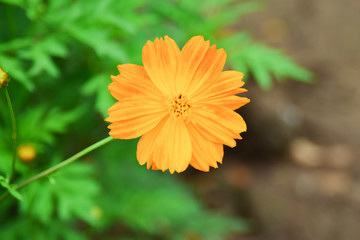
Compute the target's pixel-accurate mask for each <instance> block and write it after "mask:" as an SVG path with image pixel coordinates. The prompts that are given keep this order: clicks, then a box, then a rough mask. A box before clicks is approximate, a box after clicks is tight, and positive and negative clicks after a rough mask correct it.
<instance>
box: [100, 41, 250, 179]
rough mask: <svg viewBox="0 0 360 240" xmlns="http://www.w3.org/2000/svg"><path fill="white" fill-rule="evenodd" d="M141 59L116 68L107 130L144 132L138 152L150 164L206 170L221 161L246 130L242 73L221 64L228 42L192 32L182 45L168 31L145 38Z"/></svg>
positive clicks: (126, 135) (126, 134) (118, 134)
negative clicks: (226, 149) (240, 110)
mask: <svg viewBox="0 0 360 240" xmlns="http://www.w3.org/2000/svg"><path fill="white" fill-rule="evenodd" d="M142 60H143V65H144V66H139V65H135V64H122V65H119V66H118V69H119V72H120V74H119V75H117V76H111V79H112V80H113V82H112V83H111V84H110V85H109V90H110V92H111V94H112V96H113V97H114V98H116V99H117V100H118V101H117V102H116V103H115V104H114V105H113V106H112V107H110V108H109V110H108V114H109V117H108V118H107V119H105V120H106V121H108V122H111V124H110V125H109V129H110V133H109V134H110V135H111V136H112V137H114V138H118V139H131V138H137V137H139V136H142V137H141V139H140V140H139V142H138V146H137V159H138V161H139V163H140V164H141V165H143V164H145V163H147V168H148V169H149V168H150V167H152V169H160V170H162V171H165V170H169V171H170V173H173V172H175V171H176V172H182V171H184V170H185V169H186V168H187V167H188V166H189V164H190V165H191V166H193V167H194V168H196V169H199V170H201V171H209V168H210V167H214V168H217V167H218V163H222V158H223V155H224V152H223V145H224V144H225V145H227V146H230V147H234V146H235V145H236V142H235V140H234V139H241V137H240V134H239V133H241V132H244V131H246V124H245V121H244V120H243V118H242V117H241V116H240V115H239V114H237V113H236V112H235V111H234V110H235V109H237V108H239V107H241V106H243V105H245V104H246V103H248V102H249V101H250V100H249V99H248V98H245V97H239V96H236V94H238V93H241V92H245V91H246V89H243V88H241V87H242V86H243V85H244V82H243V81H242V78H243V74H242V73H241V72H237V71H223V67H224V64H225V61H226V53H225V51H224V49H216V46H215V45H212V46H210V42H209V41H205V40H204V38H203V37H202V36H195V37H193V38H191V39H190V40H189V41H188V42H187V43H186V44H185V46H184V47H183V48H182V50H181V51H180V49H179V47H178V46H177V44H176V43H175V41H174V40H173V39H171V38H170V37H168V36H165V37H164V39H163V38H160V39H158V38H156V39H155V41H154V42H151V41H148V42H147V43H146V44H145V46H144V48H143V51H142Z"/></svg>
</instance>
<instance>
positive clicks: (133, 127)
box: [108, 113, 166, 139]
mask: <svg viewBox="0 0 360 240" xmlns="http://www.w3.org/2000/svg"><path fill="white" fill-rule="evenodd" d="M164 114H166V113H164ZM164 114H160V113H156V114H147V115H141V116H138V117H135V118H131V119H126V120H121V121H115V122H113V123H112V124H110V125H109V126H108V128H109V129H111V130H110V133H109V135H110V136H112V137H114V138H117V139H132V138H137V137H140V136H141V135H144V134H145V133H147V132H149V131H150V130H152V129H153V128H154V127H155V126H156V125H157V124H158V123H159V122H160V120H161V119H162V118H163V117H164Z"/></svg>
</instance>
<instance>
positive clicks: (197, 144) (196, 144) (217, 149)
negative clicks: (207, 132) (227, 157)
mask: <svg viewBox="0 0 360 240" xmlns="http://www.w3.org/2000/svg"><path fill="white" fill-rule="evenodd" d="M188 130H189V135H190V138H191V144H192V150H193V155H192V159H191V161H190V164H191V165H192V166H193V167H194V168H196V169H198V170H201V171H204V172H208V171H209V167H210V166H211V167H214V168H217V167H218V165H217V163H218V162H220V163H221V162H222V158H223V156H224V150H223V145H222V144H219V143H213V142H210V141H208V140H206V139H205V138H204V137H203V136H202V135H201V134H200V133H199V132H198V130H197V129H196V127H194V125H193V124H191V123H190V124H188Z"/></svg>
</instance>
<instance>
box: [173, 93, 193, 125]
mask: <svg viewBox="0 0 360 240" xmlns="http://www.w3.org/2000/svg"><path fill="white" fill-rule="evenodd" d="M169 111H170V114H171V115H173V116H174V117H175V119H180V118H182V117H183V118H187V117H189V115H190V104H189V102H188V100H187V99H186V98H185V97H184V96H183V95H181V94H180V95H179V96H177V97H174V98H173V99H172V100H171V101H170V108H169Z"/></svg>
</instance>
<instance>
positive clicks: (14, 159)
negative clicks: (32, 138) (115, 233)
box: [5, 87, 16, 183]
mask: <svg viewBox="0 0 360 240" xmlns="http://www.w3.org/2000/svg"><path fill="white" fill-rule="evenodd" d="M5 95H6V100H7V103H8V106H9V111H10V118H11V125H12V135H11V138H12V141H13V151H14V153H13V158H12V164H11V172H10V176H9V183H11V181H12V180H13V177H14V173H15V163H16V119H15V113H14V108H13V106H12V104H11V99H10V95H9V91H8V89H7V87H5Z"/></svg>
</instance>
